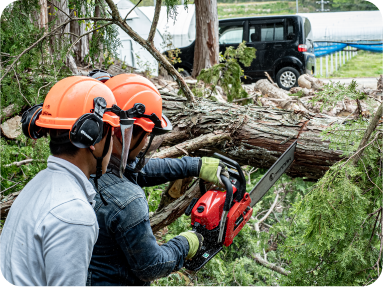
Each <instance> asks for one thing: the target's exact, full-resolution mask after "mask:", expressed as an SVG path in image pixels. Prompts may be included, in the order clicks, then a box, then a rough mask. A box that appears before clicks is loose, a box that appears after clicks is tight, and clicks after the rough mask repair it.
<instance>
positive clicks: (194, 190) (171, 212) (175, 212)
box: [150, 180, 201, 233]
mask: <svg viewBox="0 0 383 287" xmlns="http://www.w3.org/2000/svg"><path fill="white" fill-rule="evenodd" d="M200 197H201V192H200V189H199V182H198V180H196V181H195V183H194V184H193V185H192V186H191V187H190V188H189V190H188V191H187V192H186V193H185V194H184V195H182V196H181V197H180V198H178V199H177V200H175V201H173V202H172V203H170V204H169V205H166V206H164V207H163V208H162V209H161V210H159V211H158V212H156V213H154V214H153V215H152V216H151V217H150V226H151V227H152V230H153V233H155V232H157V231H158V230H160V229H162V228H164V227H165V226H168V225H169V224H171V223H172V222H174V221H175V220H176V219H177V218H178V217H180V216H181V215H182V214H184V213H185V210H186V208H187V207H188V206H189V204H190V201H191V200H192V199H193V198H200Z"/></svg>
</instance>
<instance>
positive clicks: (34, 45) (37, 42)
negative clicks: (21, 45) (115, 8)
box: [0, 17, 113, 83]
mask: <svg viewBox="0 0 383 287" xmlns="http://www.w3.org/2000/svg"><path fill="white" fill-rule="evenodd" d="M81 20H104V21H112V20H113V19H110V18H101V17H87V18H72V19H70V20H68V21H66V22H64V23H61V24H60V25H58V26H57V27H56V28H54V29H53V30H52V31H51V32H47V33H45V34H44V35H43V36H41V37H40V39H38V40H37V41H36V42H34V43H33V44H32V45H30V46H29V47H28V48H26V49H25V50H24V51H23V52H21V53H20V54H19V55H18V56H17V57H16V59H15V60H14V61H13V62H12V64H10V65H9V66H7V68H6V69H5V71H4V73H3V75H2V76H1V78H0V83H1V81H2V80H3V79H4V77H5V76H6V75H7V74H8V72H9V71H10V70H11V69H13V67H14V65H16V63H17V62H18V61H19V60H20V58H21V57H22V56H23V55H25V54H26V53H28V52H29V51H30V50H32V49H33V48H34V47H36V46H37V45H38V44H39V43H40V42H41V41H43V40H44V39H46V38H47V37H50V36H51V35H53V34H55V33H56V31H58V30H59V29H61V28H62V27H64V26H66V25H67V24H69V23H70V22H72V21H81Z"/></svg>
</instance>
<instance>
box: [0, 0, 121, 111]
mask: <svg viewBox="0 0 383 287" xmlns="http://www.w3.org/2000/svg"><path fill="white" fill-rule="evenodd" d="M102 3H103V4H102V5H103V7H105V5H106V4H105V3H104V2H103V1H102ZM68 6H69V8H70V12H69V13H70V14H71V15H76V16H78V17H93V16H94V10H95V2H94V1H85V2H84V1H80V0H70V1H69V5H68ZM39 9H40V7H39V1H38V0H19V1H16V2H13V3H12V4H10V5H8V6H7V8H5V9H4V11H3V13H2V15H1V27H0V29H1V30H0V33H1V40H0V41H1V42H0V44H1V55H0V60H1V71H2V72H4V71H5V69H6V68H7V67H8V66H9V65H10V64H11V63H13V61H14V60H15V58H16V57H17V56H18V55H19V54H21V53H22V52H23V51H24V50H25V49H26V48H28V47H29V46H31V45H32V44H33V43H35V42H36V41H37V40H38V39H39V38H41V36H42V35H43V34H44V33H46V32H50V31H52V29H53V28H55V27H56V26H57V22H58V17H57V8H56V9H54V11H55V12H54V13H51V12H49V13H50V15H49V17H48V27H46V29H44V28H39V27H38V25H37V23H38V15H39V12H40V10H39ZM104 16H105V17H109V16H108V14H107V13H106V11H105V9H101V17H104ZM80 23H85V24H86V30H89V31H90V30H91V29H94V28H96V27H99V26H101V25H103V24H105V23H106V22H104V21H98V22H97V23H96V22H94V21H79V24H80ZM60 31H61V30H60ZM72 38H73V39H72ZM73 41H74V36H69V35H68V34H63V33H62V32H58V33H57V34H55V36H52V37H49V38H46V39H45V40H43V41H42V42H40V43H39V44H38V45H36V47H34V48H33V49H31V50H30V51H29V52H28V53H25V54H24V55H23V56H22V57H21V58H20V60H19V61H18V62H17V64H16V65H15V66H14V68H13V69H11V70H10V72H9V73H8V74H7V75H6V76H5V77H4V79H3V80H2V85H1V102H2V106H3V107H5V106H7V105H10V104H15V105H16V111H17V112H18V111H20V110H22V109H24V108H26V107H29V106H32V105H34V104H37V103H41V102H43V100H44V98H45V95H46V94H47V92H48V91H49V89H50V88H51V87H52V86H53V85H54V84H55V83H56V82H57V81H59V80H61V79H62V78H64V77H67V76H70V75H72V73H71V71H70V70H69V69H68V68H67V67H66V65H65V64H66V58H67V55H68V54H69V53H72V55H73V56H75V55H74V54H73V49H72V50H71V51H68V50H69V48H70V47H71V44H72V43H73ZM101 44H102V45H101ZM119 45H120V42H119V40H118V39H117V28H116V27H113V26H107V27H106V28H103V29H101V30H98V32H97V33H93V34H92V38H91V40H90V43H89V47H90V49H89V53H88V54H87V56H86V59H85V62H86V63H93V64H95V63H99V59H100V58H101V57H99V56H100V55H101V54H103V53H107V55H112V56H115V55H116V49H117V47H118V46H119ZM101 47H102V48H101ZM108 60H109V58H107V59H106V61H105V64H108V63H107V61H108Z"/></svg>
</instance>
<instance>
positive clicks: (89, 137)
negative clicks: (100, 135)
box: [81, 130, 93, 141]
mask: <svg viewBox="0 0 383 287" xmlns="http://www.w3.org/2000/svg"><path fill="white" fill-rule="evenodd" d="M81 133H82V134H83V135H84V136H86V137H87V138H88V139H90V140H91V141H92V140H93V139H92V137H91V136H90V135H88V134H87V133H86V132H84V130H81Z"/></svg>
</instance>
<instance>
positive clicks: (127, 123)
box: [112, 103, 173, 177]
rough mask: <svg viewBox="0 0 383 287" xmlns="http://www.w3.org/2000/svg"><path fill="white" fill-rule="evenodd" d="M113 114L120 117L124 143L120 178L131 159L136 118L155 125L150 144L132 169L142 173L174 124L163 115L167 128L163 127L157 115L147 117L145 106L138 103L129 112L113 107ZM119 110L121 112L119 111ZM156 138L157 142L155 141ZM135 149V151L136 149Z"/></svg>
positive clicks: (142, 137)
mask: <svg viewBox="0 0 383 287" xmlns="http://www.w3.org/2000/svg"><path fill="white" fill-rule="evenodd" d="M112 109H114V110H113V112H114V113H116V114H118V115H119V116H120V130H121V143H122V151H121V162H120V177H122V175H123V174H124V171H125V168H126V164H127V162H128V158H129V150H130V142H131V139H132V131H133V124H134V121H135V119H134V118H147V119H149V120H151V121H152V122H153V123H154V127H153V129H152V132H151V134H150V138H149V142H148V144H147V145H146V146H145V147H144V148H143V149H144V151H143V152H140V153H139V155H138V161H137V163H136V165H135V166H134V167H133V168H132V169H133V172H140V171H141V169H142V168H143V167H144V166H145V164H146V163H147V162H148V161H149V159H150V158H152V157H153V155H154V153H155V152H156V150H157V149H158V147H159V146H160V145H161V143H162V137H161V135H164V134H165V133H167V132H170V131H171V130H172V129H173V126H172V124H171V123H170V121H169V119H168V118H167V117H166V116H164V115H162V119H163V121H164V122H165V124H166V126H165V127H163V126H162V121H161V120H160V119H159V118H158V117H157V115H156V114H154V113H153V114H151V115H146V114H145V105H143V104H141V103H136V104H134V106H133V107H132V108H131V109H129V110H127V111H123V110H121V109H120V108H119V107H117V106H113V108H112ZM118 109H119V110H118ZM118 133H119V131H118V129H116V135H117V134H118ZM145 135H146V133H143V134H142V136H141V138H140V139H138V141H137V144H136V146H138V145H139V144H140V143H141V142H142V140H143V139H144V137H145ZM156 136H157V138H156V140H155V141H153V139H154V138H155V137H156ZM136 146H135V147H133V149H135V148H136Z"/></svg>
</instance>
